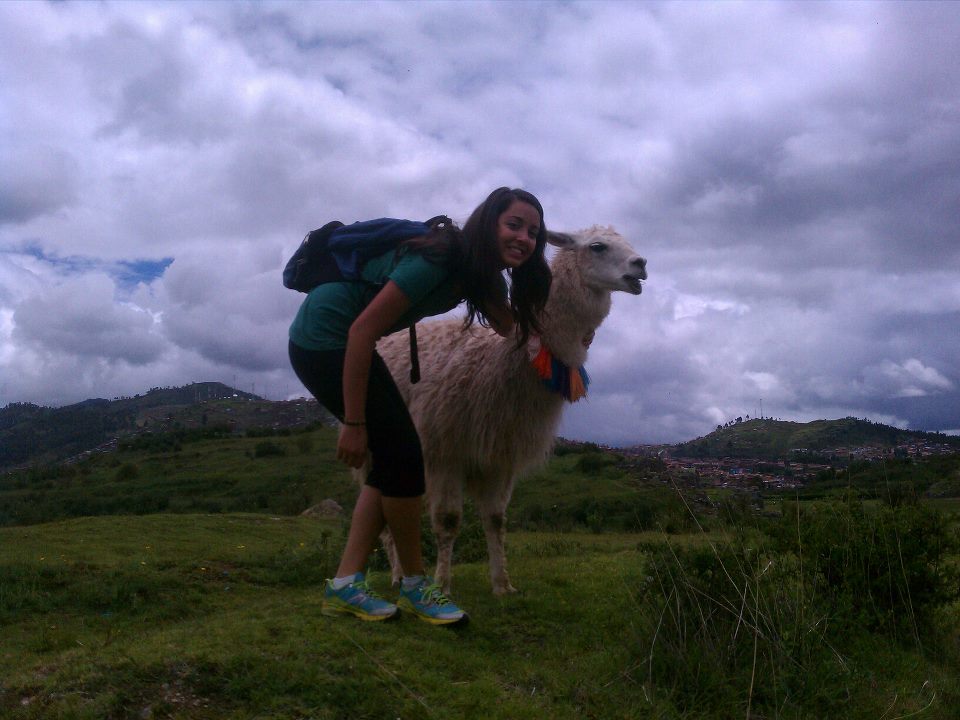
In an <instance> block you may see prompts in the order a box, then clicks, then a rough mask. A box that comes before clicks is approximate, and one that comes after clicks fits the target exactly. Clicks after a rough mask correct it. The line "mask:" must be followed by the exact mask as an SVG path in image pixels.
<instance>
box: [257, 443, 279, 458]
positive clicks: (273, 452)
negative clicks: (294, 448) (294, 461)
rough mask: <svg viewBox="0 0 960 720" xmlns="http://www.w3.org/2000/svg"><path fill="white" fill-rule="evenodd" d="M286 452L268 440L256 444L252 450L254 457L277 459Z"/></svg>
mask: <svg viewBox="0 0 960 720" xmlns="http://www.w3.org/2000/svg"><path fill="white" fill-rule="evenodd" d="M286 454H287V451H286V450H284V449H283V447H281V446H280V445H277V444H276V443H275V442H271V441H270V440H262V441H260V442H258V443H257V444H256V446H255V447H254V448H253V456H254V457H258V458H261V457H277V456H283V455H286Z"/></svg>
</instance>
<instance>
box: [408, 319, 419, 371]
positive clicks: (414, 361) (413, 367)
mask: <svg viewBox="0 0 960 720" xmlns="http://www.w3.org/2000/svg"><path fill="white" fill-rule="evenodd" d="M418 382H420V355H419V354H418V352H417V324H416V323H414V324H413V325H411V326H410V384H411V385H416V384H417V383H418Z"/></svg>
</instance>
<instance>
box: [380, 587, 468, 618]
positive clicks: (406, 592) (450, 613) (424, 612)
mask: <svg viewBox="0 0 960 720" xmlns="http://www.w3.org/2000/svg"><path fill="white" fill-rule="evenodd" d="M397 605H398V606H399V607H400V608H401V609H402V610H404V611H405V612H409V613H413V614H414V615H416V616H417V617H418V618H419V619H421V620H423V621H424V622H428V623H430V624H431V625H452V624H453V623H466V622H467V620H469V617H468V616H467V614H466V613H465V612H464V611H463V610H461V609H460V608H458V607H457V606H456V605H454V603H453V601H452V600H450V598H448V597H447V596H446V595H444V594H443V591H442V590H441V589H440V586H439V585H438V584H437V583H435V582H434V581H433V578H430V577H425V578H423V580H421V581H420V582H419V583H418V584H417V585H414V586H413V587H412V588H410V589H407V588H405V587H404V586H403V584H401V585H400V599H399V600H397Z"/></svg>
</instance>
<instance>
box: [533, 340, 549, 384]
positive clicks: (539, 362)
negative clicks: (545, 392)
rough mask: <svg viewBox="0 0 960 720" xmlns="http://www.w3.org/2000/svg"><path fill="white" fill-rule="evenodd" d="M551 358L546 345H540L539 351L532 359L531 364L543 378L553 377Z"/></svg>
mask: <svg viewBox="0 0 960 720" xmlns="http://www.w3.org/2000/svg"><path fill="white" fill-rule="evenodd" d="M552 360H553V359H552V358H551V357H550V351H549V350H547V348H546V347H541V348H540V352H538V353H537V356H536V357H535V358H534V359H533V362H532V364H533V367H534V369H535V370H536V371H537V374H538V375H539V376H540V377H541V378H543V379H544V380H549V379H551V378H552V377H553V369H552V365H553V362H552Z"/></svg>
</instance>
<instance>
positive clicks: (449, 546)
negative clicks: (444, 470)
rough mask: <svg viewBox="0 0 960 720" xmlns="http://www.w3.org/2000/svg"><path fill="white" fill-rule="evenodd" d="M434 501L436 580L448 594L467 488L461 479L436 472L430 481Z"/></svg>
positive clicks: (431, 514)
mask: <svg viewBox="0 0 960 720" xmlns="http://www.w3.org/2000/svg"><path fill="white" fill-rule="evenodd" d="M427 488H428V489H427V496H428V497H429V500H430V522H431V525H432V526H433V534H434V537H435V538H436V541H437V567H436V570H435V571H434V574H433V576H434V580H436V582H438V583H440V586H441V587H442V588H443V591H444V592H445V593H449V592H450V584H451V581H452V576H453V572H452V565H453V544H454V543H455V542H456V540H457V535H459V534H460V521H461V519H462V517H463V487H462V484H461V481H460V479H459V478H456V477H452V476H449V475H439V474H433V475H431V476H430V477H428V480H427Z"/></svg>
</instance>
